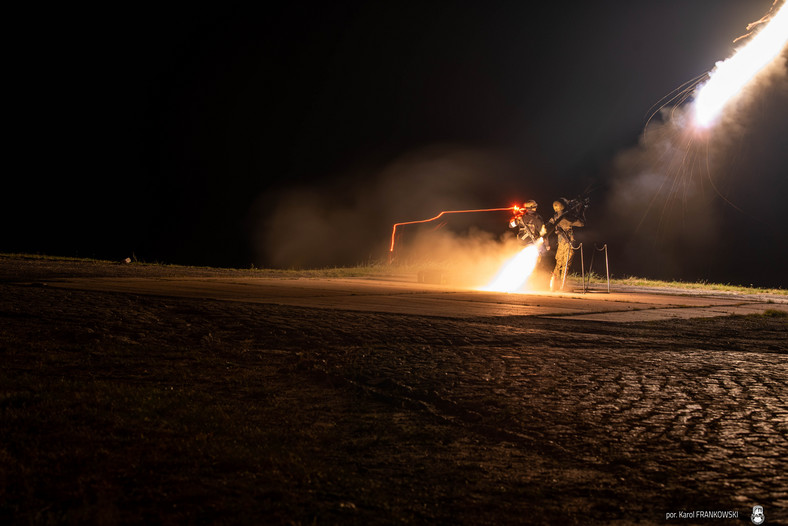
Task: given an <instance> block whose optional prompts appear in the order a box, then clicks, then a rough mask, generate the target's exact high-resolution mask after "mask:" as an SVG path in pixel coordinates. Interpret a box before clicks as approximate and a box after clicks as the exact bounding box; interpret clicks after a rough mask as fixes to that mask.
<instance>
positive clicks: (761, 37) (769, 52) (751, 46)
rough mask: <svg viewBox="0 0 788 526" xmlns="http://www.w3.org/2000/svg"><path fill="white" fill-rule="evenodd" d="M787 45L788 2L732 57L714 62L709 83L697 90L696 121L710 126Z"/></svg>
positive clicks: (704, 125)
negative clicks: (724, 108) (746, 85)
mask: <svg viewBox="0 0 788 526" xmlns="http://www.w3.org/2000/svg"><path fill="white" fill-rule="evenodd" d="M786 43H788V2H786V3H784V4H783V6H782V7H781V8H780V9H779V11H778V12H777V14H775V15H774V16H773V17H772V19H771V20H770V21H769V23H768V24H767V25H766V27H764V28H763V29H762V30H761V31H760V32H759V33H758V34H756V35H755V36H754V37H753V38H752V39H751V40H750V41H749V42H748V43H747V44H746V45H745V46H744V47H742V48H741V49H739V50H738V51H737V52H736V53H735V54H734V55H733V56H732V57H731V58H729V59H727V60H725V61H723V62H717V64H716V67H715V68H714V69H713V70H712V71H711V72H710V73H709V80H708V81H707V82H706V83H705V84H704V85H703V86H701V87H700V89H699V91H698V95H697V97H696V98H695V122H696V124H697V125H698V126H701V127H703V128H706V127H708V126H710V125H711V124H712V123H713V122H714V121H715V120H716V119H717V117H718V116H719V114H720V113H721V112H722V109H723V107H725V105H726V104H727V103H728V102H729V101H730V100H731V99H732V98H733V97H734V96H735V95H736V94H737V93H738V92H739V91H740V90H741V89H742V88H743V87H744V85H745V84H747V83H748V82H749V81H750V80H751V79H752V78H753V77H754V76H755V74H756V73H758V72H759V71H761V70H762V69H763V68H764V67H766V65H767V64H769V63H770V62H771V61H772V60H774V59H775V58H776V57H777V56H778V55H779V54H780V52H782V50H783V48H784V47H785V45H786Z"/></svg>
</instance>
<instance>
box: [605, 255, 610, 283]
mask: <svg viewBox="0 0 788 526" xmlns="http://www.w3.org/2000/svg"><path fill="white" fill-rule="evenodd" d="M605 271H606V272H607V293H608V294H610V265H609V264H608V261H607V243H605Z"/></svg>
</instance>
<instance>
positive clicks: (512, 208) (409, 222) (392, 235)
mask: <svg viewBox="0 0 788 526" xmlns="http://www.w3.org/2000/svg"><path fill="white" fill-rule="evenodd" d="M518 209H519V207H517V206H516V205H515V206H510V207H508V208H480V209H478V210H444V211H443V212H441V213H440V214H438V215H436V216H435V217H431V218H429V219H421V220H418V221H403V222H402V223H394V227H393V228H392V229H391V247H390V248H389V253H393V252H394V237H395V236H396V235H397V227H398V226H402V225H415V224H416V223H429V222H430V221H435V220H436V219H438V218H439V217H441V216H442V215H444V214H467V213H471V212H502V211H505V210H512V211H514V212H515V213H517V211H518Z"/></svg>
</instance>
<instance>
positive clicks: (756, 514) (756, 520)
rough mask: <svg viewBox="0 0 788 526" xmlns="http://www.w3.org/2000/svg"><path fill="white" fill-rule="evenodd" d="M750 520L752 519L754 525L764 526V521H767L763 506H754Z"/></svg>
mask: <svg viewBox="0 0 788 526" xmlns="http://www.w3.org/2000/svg"><path fill="white" fill-rule="evenodd" d="M750 519H752V523H753V524H763V521H765V520H766V516H765V515H764V514H763V506H753V507H752V515H751V516H750Z"/></svg>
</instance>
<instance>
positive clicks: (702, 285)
mask: <svg viewBox="0 0 788 526" xmlns="http://www.w3.org/2000/svg"><path fill="white" fill-rule="evenodd" d="M575 277H576V278H577V279H580V276H579V275H575ZM586 279H587V280H589V281H590V283H607V278H606V277H605V276H600V275H599V274H595V273H592V274H591V275H590V279H589V276H588V275H586ZM610 284H611V285H626V286H630V287H651V288H670V289H685V290H703V291H709V292H737V293H741V294H776V295H781V296H788V290H785V289H781V288H765V287H752V286H749V287H748V286H743V285H732V284H730V283H710V282H708V281H695V282H692V281H675V280H674V281H663V280H657V279H649V278H639V277H635V276H628V277H626V278H611V279H610Z"/></svg>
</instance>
